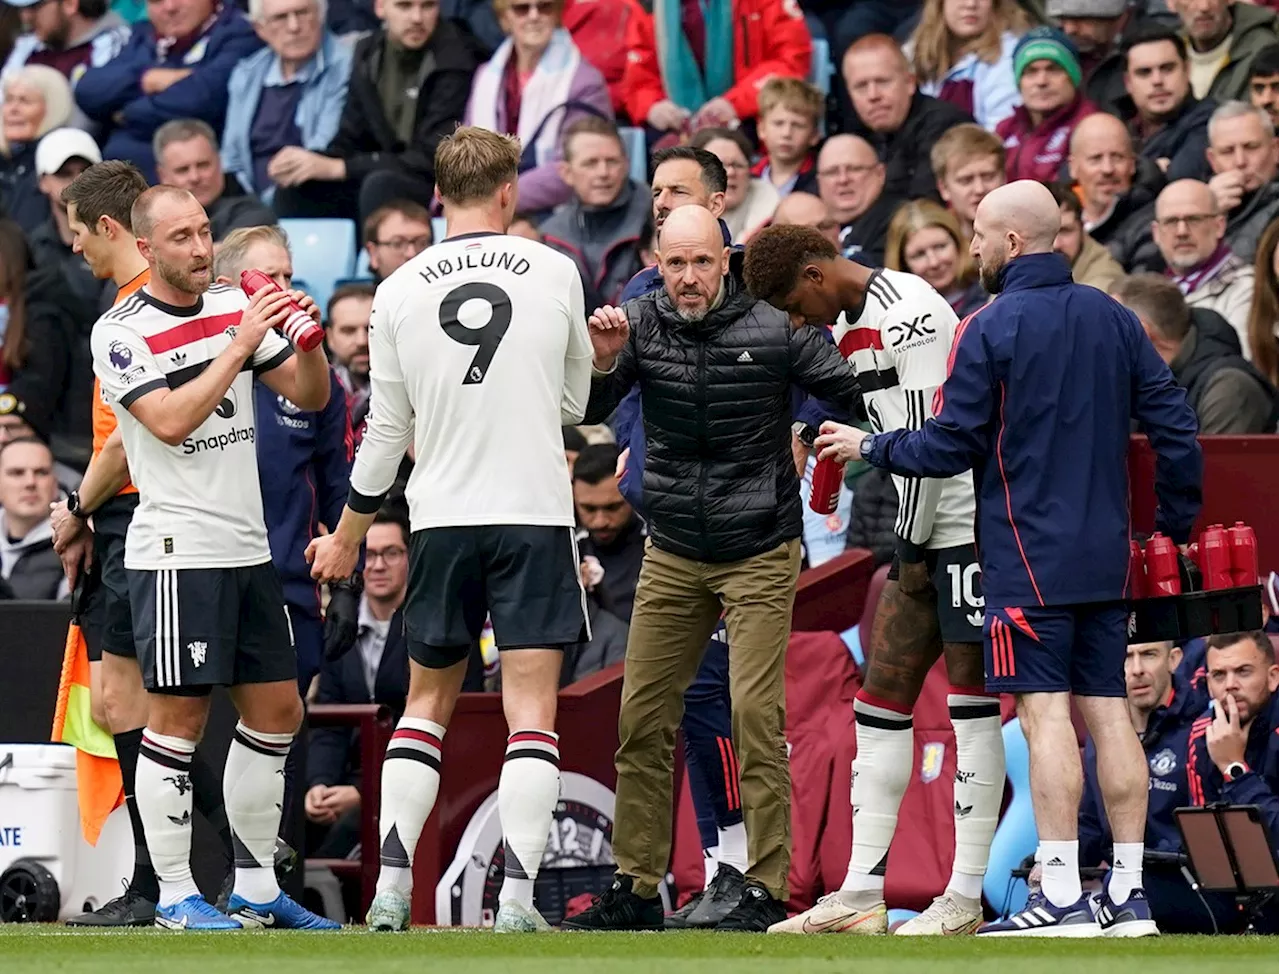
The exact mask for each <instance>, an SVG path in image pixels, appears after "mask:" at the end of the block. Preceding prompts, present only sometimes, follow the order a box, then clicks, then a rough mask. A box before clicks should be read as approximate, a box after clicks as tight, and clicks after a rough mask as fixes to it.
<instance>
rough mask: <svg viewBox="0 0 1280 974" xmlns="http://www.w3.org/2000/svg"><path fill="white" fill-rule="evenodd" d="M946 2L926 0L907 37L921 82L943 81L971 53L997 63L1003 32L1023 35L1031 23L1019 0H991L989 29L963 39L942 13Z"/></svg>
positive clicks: (981, 58) (986, 61) (912, 65)
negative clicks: (952, 33) (918, 20)
mask: <svg viewBox="0 0 1280 974" xmlns="http://www.w3.org/2000/svg"><path fill="white" fill-rule="evenodd" d="M944 3H945V0H924V9H923V11H922V12H921V14H920V23H919V25H918V26H917V27H916V29H915V30H914V31H913V32H912V34H911V37H910V38H909V39H908V41H907V46H908V48H909V49H910V51H911V67H912V69H913V70H914V71H915V74H916V78H917V79H919V80H920V81H921V82H925V83H927V82H930V81H941V80H942V76H943V75H944V74H946V73H947V72H948V71H950V70H951V67H952V66H953V65H954V64H955V63H956V62H957V61H959V60H960V59H961V58H962V57H964V56H965V55H966V54H970V53H976V54H977V55H978V60H979V61H982V62H983V63H985V64H995V63H996V62H997V61H999V60H1000V53H1001V36H1002V35H1003V34H1004V33H1005V32H1006V31H1008V32H1012V33H1014V34H1018V35H1019V36H1021V35H1022V34H1025V33H1026V32H1027V30H1028V29H1029V28H1030V27H1031V22H1030V21H1029V20H1028V19H1027V15H1026V14H1025V13H1023V12H1022V8H1021V7H1020V6H1018V4H1017V2H1016V0H991V20H990V22H989V23H988V24H987V29H986V30H984V31H983V32H982V33H981V34H979V35H978V36H977V37H974V38H971V39H970V40H966V41H960V40H958V39H957V38H954V37H952V36H951V31H950V30H949V29H948V28H947V21H946V18H945V17H944V16H943V14H942V8H943V4H944Z"/></svg>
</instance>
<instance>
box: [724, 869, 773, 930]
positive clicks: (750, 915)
mask: <svg viewBox="0 0 1280 974" xmlns="http://www.w3.org/2000/svg"><path fill="white" fill-rule="evenodd" d="M786 918H787V908H786V907H785V906H784V905H783V904H782V903H781V902H780V901H778V900H775V899H774V898H773V896H771V895H770V893H769V891H768V890H767V889H765V888H764V887H763V886H761V885H759V884H758V883H754V882H748V883H747V884H746V886H745V887H744V888H743V890H742V899H741V900H739V901H738V905H737V906H735V907H734V908H733V909H732V910H730V911H729V914H728V916H726V917H725V918H724V919H723V920H721V921H720V922H719V923H717V924H716V929H717V930H729V931H741V932H744V933H764V932H765V931H766V930H768V929H769V927H771V926H772V925H773V924H775V923H780V922H781V921H783V920H785V919H786Z"/></svg>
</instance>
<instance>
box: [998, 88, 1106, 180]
mask: <svg viewBox="0 0 1280 974" xmlns="http://www.w3.org/2000/svg"><path fill="white" fill-rule="evenodd" d="M1096 111H1098V107H1097V106H1096V105H1094V103H1093V102H1091V101H1089V99H1087V98H1085V97H1084V96H1082V95H1080V94H1077V95H1076V100H1075V101H1073V102H1072V103H1071V104H1070V105H1068V106H1066V107H1065V108H1062V109H1059V110H1058V111H1056V112H1054V113H1053V114H1052V115H1050V116H1049V117H1048V118H1046V119H1045V120H1044V121H1042V122H1041V123H1040V124H1039V125H1035V126H1033V125H1032V124H1031V116H1030V115H1028V114H1027V110H1026V109H1025V108H1023V107H1022V106H1021V105H1019V106H1018V107H1017V108H1016V109H1015V110H1014V113H1013V114H1012V115H1010V116H1009V117H1008V118H1006V119H1005V120H1004V121H1003V122H1001V123H1000V124H999V125H997V126H996V135H997V136H999V137H1000V138H1001V139H1003V140H1004V151H1005V165H1004V168H1005V175H1007V176H1008V178H1009V181H1010V182H1013V180H1015V179H1035V180H1037V181H1039V182H1042V183H1050V182H1053V181H1054V180H1055V179H1059V178H1061V171H1062V163H1063V160H1065V159H1066V158H1067V151H1068V150H1069V149H1070V147H1071V133H1072V132H1073V131H1075V127H1076V126H1077V125H1078V124H1079V123H1080V120H1081V119H1082V118H1084V117H1085V116H1086V115H1092V114H1093V113H1094V112H1096Z"/></svg>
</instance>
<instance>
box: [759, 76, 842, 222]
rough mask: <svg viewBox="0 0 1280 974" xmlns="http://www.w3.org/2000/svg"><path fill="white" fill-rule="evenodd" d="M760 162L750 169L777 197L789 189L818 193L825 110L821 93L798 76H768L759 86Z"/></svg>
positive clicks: (784, 194) (783, 194)
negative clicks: (821, 138)
mask: <svg viewBox="0 0 1280 974" xmlns="http://www.w3.org/2000/svg"><path fill="white" fill-rule="evenodd" d="M759 106H760V112H759V120H758V122H757V125H756V132H757V135H758V136H759V139H760V145H761V147H762V149H761V155H760V161H759V162H757V163H756V164H755V166H754V167H753V168H752V170H751V174H752V175H753V176H759V177H760V178H761V179H764V180H766V181H768V182H769V183H771V184H772V185H773V188H774V189H775V190H777V191H778V196H779V197H783V196H786V195H787V194H788V193H790V192H791V191H792V190H800V191H802V192H805V193H813V194H814V195H815V196H816V195H817V193H818V176H817V154H816V153H815V152H814V146H816V145H817V144H818V139H819V138H820V137H821V133H820V131H819V127H820V126H821V124H822V116H823V114H824V113H825V111H826V104H825V99H824V98H823V96H822V92H821V91H819V90H818V89H817V88H815V87H814V86H813V85H811V84H809V83H808V82H807V81H801V80H800V79H799V78H781V77H777V78H770V79H769V80H768V81H766V82H765V83H764V85H763V86H762V87H761V88H760V98H759Z"/></svg>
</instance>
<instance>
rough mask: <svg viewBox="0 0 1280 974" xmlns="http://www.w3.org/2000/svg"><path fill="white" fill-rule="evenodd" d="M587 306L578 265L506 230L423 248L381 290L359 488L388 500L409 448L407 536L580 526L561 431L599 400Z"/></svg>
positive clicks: (357, 470) (354, 481) (354, 478)
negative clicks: (489, 527) (440, 530)
mask: <svg viewBox="0 0 1280 974" xmlns="http://www.w3.org/2000/svg"><path fill="white" fill-rule="evenodd" d="M583 303H584V302H583V293H582V279H581V278H580V277H579V275H578V268H577V266H576V265H575V264H574V262H573V261H572V260H571V259H570V258H568V257H566V256H565V255H564V254H561V253H559V252H557V251H555V250H552V249H551V248H550V247H546V246H544V245H543V244H540V243H537V242H535V241H532V240H526V239H524V238H523V237H513V236H506V235H503V234H498V233H470V234H463V235H461V236H457V237H452V238H450V239H448V240H445V241H443V242H441V243H438V244H436V245H434V246H432V247H428V248H427V249H426V250H424V251H423V252H422V253H421V254H419V255H418V256H417V257H415V258H413V260H411V261H409V262H408V263H407V264H405V265H404V266H403V267H401V268H400V269H399V270H397V271H396V272H395V273H394V274H392V275H391V276H390V277H389V278H387V280H385V281H383V282H382V284H381V285H380V286H379V287H378V292H377V296H376V297H375V298H374V301H373V314H372V316H371V318H370V321H369V388H370V393H371V395H370V406H369V418H368V425H367V426H366V428H365V434H364V440H363V442H362V443H361V445H360V450H359V452H358V453H357V454H356V461H355V466H354V468H353V469H352V471H351V488H352V490H353V491H354V492H356V493H357V494H361V495H364V497H366V498H370V499H376V498H380V497H381V496H382V495H383V494H385V493H386V491H387V490H388V489H389V488H390V487H391V484H392V481H393V480H394V479H395V475H396V470H397V468H398V466H399V463H400V458H401V457H402V456H403V455H404V453H405V450H406V449H407V448H408V447H409V445H410V444H411V443H412V444H413V447H414V466H413V473H412V474H411V475H410V477H409V484H408V487H407V488H406V490H405V496H406V498H407V499H408V502H409V517H410V522H411V524H412V527H413V530H415V531H418V530H421V529H423V528H434V527H452V526H461V525H481V524H518V525H529V524H542V525H566V526H572V525H573V523H574V517H573V494H572V491H571V488H570V483H569V472H568V470H566V469H565V459H564V438H563V435H562V433H561V426H563V425H565V424H572V423H580V422H581V421H582V416H583V413H584V412H585V410H586V405H587V398H588V396H589V395H590V392H591V358H592V353H591V336H590V335H589V334H588V332H587V321H586V312H585V309H584V307H583Z"/></svg>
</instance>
